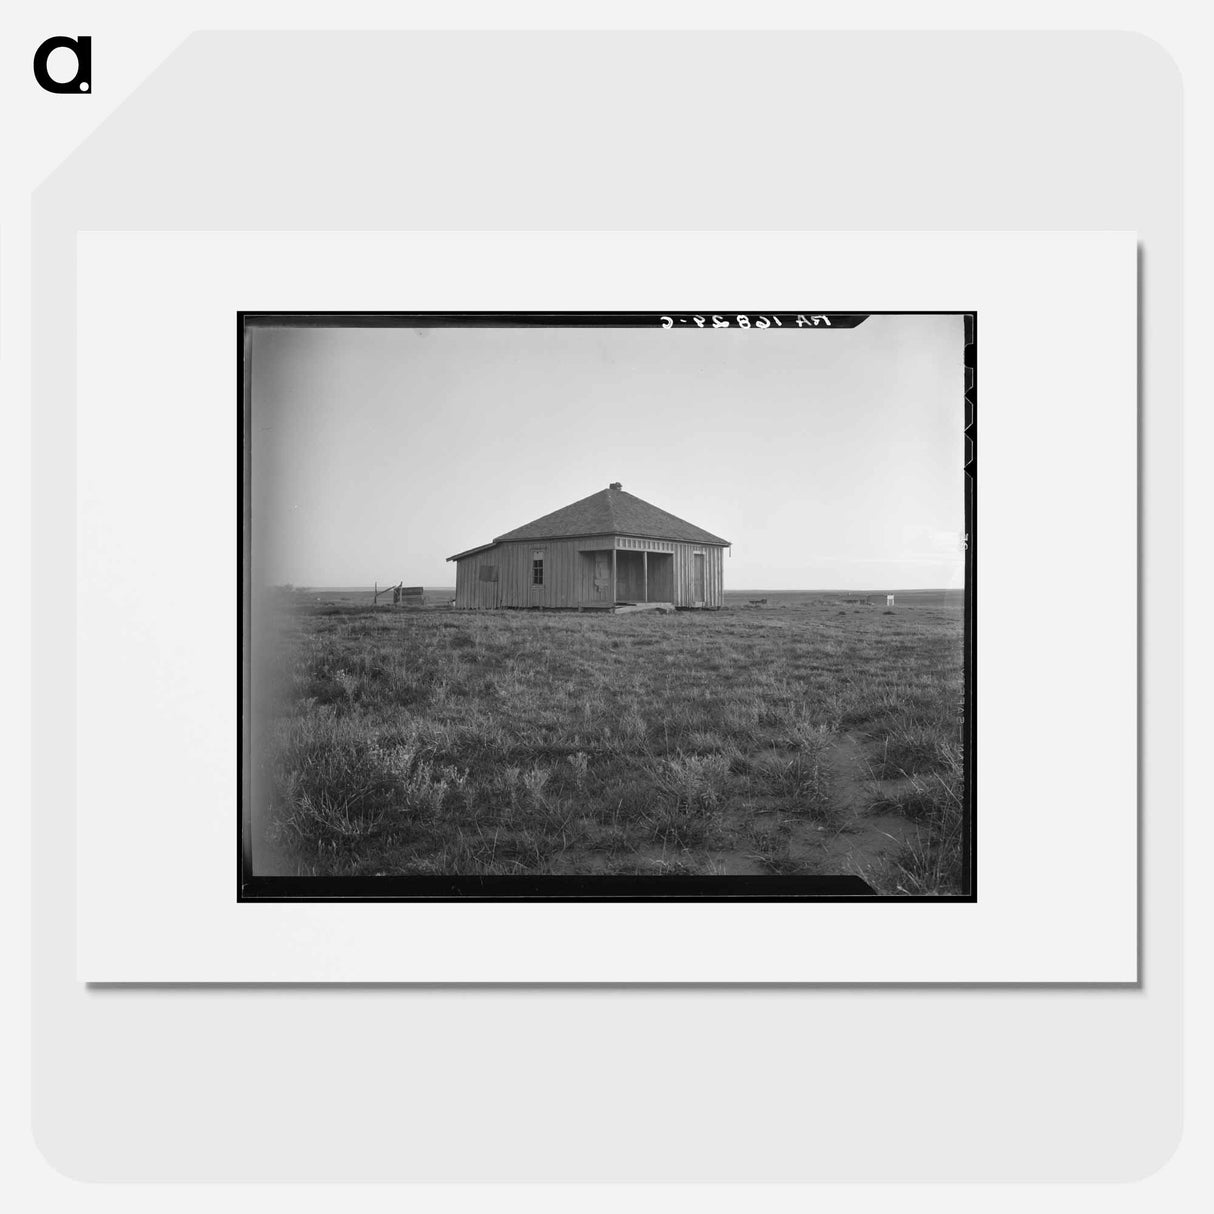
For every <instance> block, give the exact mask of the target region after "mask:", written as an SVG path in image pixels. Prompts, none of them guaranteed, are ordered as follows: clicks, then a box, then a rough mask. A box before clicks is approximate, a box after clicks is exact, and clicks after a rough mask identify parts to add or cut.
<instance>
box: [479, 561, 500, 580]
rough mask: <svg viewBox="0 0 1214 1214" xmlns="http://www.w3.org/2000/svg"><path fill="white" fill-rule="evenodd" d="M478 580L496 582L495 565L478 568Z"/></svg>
mask: <svg viewBox="0 0 1214 1214" xmlns="http://www.w3.org/2000/svg"><path fill="white" fill-rule="evenodd" d="M480 579H481V581H482V582H496V581H497V566H496V565H482V566H481V567H480Z"/></svg>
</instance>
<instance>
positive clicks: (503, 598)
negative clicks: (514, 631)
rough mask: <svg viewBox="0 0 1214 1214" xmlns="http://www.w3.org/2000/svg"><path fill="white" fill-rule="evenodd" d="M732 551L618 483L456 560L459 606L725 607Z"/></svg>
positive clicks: (725, 543)
mask: <svg viewBox="0 0 1214 1214" xmlns="http://www.w3.org/2000/svg"><path fill="white" fill-rule="evenodd" d="M728 547H729V541H728V540H723V539H721V537H720V536H719V535H713V534H712V533H711V532H709V531H705V530H704V529H703V528H701V527H697V526H695V525H694V524H692V523H688V522H685V521H684V520H683V519H681V518H676V517H675V516H674V515H673V514H668V513H667V512H666V511H665V510H660V509H658V507H657V506H651V505H650V504H649V503H648V502H645V501H642V500H641V499H640V498H639V497H634V496H633V495H632V494H631V493H625V492H624V489H623V487H622V486H621V485H620V483H619V482H618V481H617V482H615V483H614V484H612V485H610V486H608V487H607V488H606V489H602V490H600V491H599V492H598V493H592V494H591V495H590V496H589V497H586V498H583V499H582V500H581V501H580V502H574V503H573V504H572V505H570V506H565V507H563V508H562V509H560V510H555V511H553V513H551V514H545V515H544V516H543V518H537V519H536V520H535V521H534V522H532V523H527V524H526V525H525V526H522V527H516V528H515V529H514V530H513V531H507V532H506V533H505V534H504V535H499V536H498V537H497V539H495V540H494V541H493V542H492V543H491V544H482V545H481V546H480V547H479V548H469V549H468V550H467V551H466V552H457V553H456V554H455V555H454V556H450V557H448V558H447V559H448V560H449V561H454V562H455V571H456V572H455V606H456V607H457V608H464V609H476V608H482V609H483V608H493V607H561V608H582V609H596V608H597V609H600V610H615V609H617V608H620V607H625V606H638V605H646V604H655V605H657V604H661V605H666V606H669V607H710V608H717V607H720V606H721V604H722V601H723V595H722V587H723V578H724V560H723V557H724V556H725V549H726V548H728Z"/></svg>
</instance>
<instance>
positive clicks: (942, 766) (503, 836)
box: [254, 592, 965, 894]
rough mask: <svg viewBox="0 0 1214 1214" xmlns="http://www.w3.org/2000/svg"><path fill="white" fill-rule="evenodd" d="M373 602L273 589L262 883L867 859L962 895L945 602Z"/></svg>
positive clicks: (913, 887)
mask: <svg viewBox="0 0 1214 1214" xmlns="http://www.w3.org/2000/svg"><path fill="white" fill-rule="evenodd" d="M764 595H766V597H767V598H768V605H767V606H765V607H750V606H748V605H746V603H747V599H748V596H749V597H763V596H764ZM865 597H869V598H871V600H872V604H873V605H865V603H864V602H863V600H864V598H865ZM369 598H370V596H369V595H366V594H363V595H360V594H359V593H358V592H340V593H339V592H334V593H331V594H321V593H316V592H307V593H304V592H296V593H294V594H283V595H281V596H280V610H279V611H278V613H277V616H276V619H275V624H274V627H273V629H272V630H270V635H269V636H268V637H267V639H266V640H265V641H263V642H262V643H261V644H260V646H259V657H258V665H257V670H258V676H257V688H258V705H259V711H258V712H257V714H256V718H255V719H256V722H257V724H256V729H257V736H256V737H255V744H254V753H255V754H256V755H257V756H258V765H257V769H256V772H255V780H254V797H255V801H256V812H255V814H254V821H255V824H256V829H257V830H258V832H259V835H260V838H259V843H261V844H262V845H263V846H264V847H265V848H266V849H267V850H266V851H265V852H264V853H263V854H264V855H265V856H266V860H265V864H266V866H267V869H268V871H270V872H277V873H298V874H305V875H351V876H353V875H358V876H364V875H375V874H392V875H402V874H452V873H458V874H512V873H528V874H532V873H559V874H662V873H694V874H764V873H772V874H784V875H791V874H806V875H808V874H832V873H857V874H859V875H861V876H863V877H864V878H865V879H866V880H868V881H869V883H870V884H871V885H873V886H874V888H876V889H877V890H878V891H879V892H881V893H884V894H955V893H961V892H965V891H964V889H963V885H964V881H965V875H964V874H965V866H964V861H963V847H962V839H963V822H964V815H965V801H964V795H963V786H962V752H961V719H962V673H961V671H962V663H961V658H962V648H961V638H962V616H961V610H960V599H959V596H957V595H956V594H955V592H941V593H940V597H939V598H937V599H932V598H930V597H929V598H923V599H920V600H919V601H913V602H910V603H908V604H907V605H906V606H903V605H901V601H899V605H897V606H896V607H895V608H894V609H893V610H892V611H890V610H887V609H886V607H885V598H884V592H882V594H881V595H880V596H877V595H875V594H874V595H870V596H866V595H863V594H860V595H853V594H847V593H844V592H839V593H834V594H819V595H811V594H795V595H794V594H788V595H781V594H780V593H779V592H738V593H735V594H731V595H730V596H729V600H728V605H727V606H726V608H725V609H723V610H721V611H719V612H679V613H677V614H674V615H657V614H648V613H644V614H634V615H622V616H613V615H599V614H593V615H592V614H586V615H580V614H577V613H557V612H553V613H548V612H544V613H540V612H496V613H470V612H455V611H450V610H447V609H446V608H445V606H439V604H440V603H442V604H445V602H446V595H445V592H444V593H439V594H432V595H430V596H429V602H430V603H431V606H429V607H426V608H421V609H418V608H406V609H393V608H391V607H382V606H381V607H379V608H373V607H371V606H370V605H369Z"/></svg>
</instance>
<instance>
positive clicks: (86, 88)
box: [34, 34, 93, 93]
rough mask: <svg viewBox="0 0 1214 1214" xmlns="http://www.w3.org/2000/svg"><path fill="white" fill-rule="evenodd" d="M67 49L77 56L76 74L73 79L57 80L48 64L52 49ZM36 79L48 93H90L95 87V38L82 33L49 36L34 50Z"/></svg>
mask: <svg viewBox="0 0 1214 1214" xmlns="http://www.w3.org/2000/svg"><path fill="white" fill-rule="evenodd" d="M57 50H67V51H71V52H72V54H73V55H75V56H76V74H75V75H74V76H73V77H72V78H71V80H55V79H53V78H52V76H51V74H50V72H48V71H47V70H46V65H47V63H48V61H49V60H50V57H51V52H52V51H57ZM34 79H35V80H37V81H38V83H39V84H40V85H41V86H42V87H43V88H44V89H46V91H47V92H48V93H88V92H91V91H92V88H93V40H92V38H89V37H86V36H85V35H84V34H81V35H80V36H79V37H77V38H64V37H59V38H48V39H47V40H46V41H45V42H44V43H43V44H42V45H41V46H40V47H39V48H38V49H37V50H36V51H35V52H34Z"/></svg>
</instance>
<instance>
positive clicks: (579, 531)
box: [494, 485, 729, 545]
mask: <svg viewBox="0 0 1214 1214" xmlns="http://www.w3.org/2000/svg"><path fill="white" fill-rule="evenodd" d="M582 535H635V536H638V537H641V538H644V539H654V540H681V541H683V542H684V543H691V544H726V545H727V544H728V543H729V541H728V540H723V539H721V537H720V536H719V535H713V534H712V532H710V531H705V530H704V529H703V528H702V527H697V526H695V525H694V524H693V523H689V522H687V521H686V520H685V519H681V518H677V517H676V516H675V515H673V514H669V513H668V512H667V511H665V510H660V509H659V508H658V507H657V506H654V505H651V504H650V503H649V502H646V501H642V500H641V499H640V498H639V497H635V496H634V495H633V494H631V493H625V492H624V490H623V489H617V488H616V487H615V486H614V485H612V486H611V487H610V488H607V489H600V490H599V492H598V493H592V494H591V495H590V496H589V497H584V498H582V500H581V501H580V502H574V503H572V504H571V505H569V506H564V507H562V508H561V509H560V510H554V511H553V512H552V513H551V514H545V515H544V516H543V517H542V518H537V519H536V520H535V521H534V522H530V523H526V524H524V525H523V526H522V527H516V528H515V529H514V530H513V531H507V532H506V533H505V534H504V535H499V536H498V537H497V538H496V539H495V540H494V543H502V542H503V541H505V540H558V539H573V538H576V537H577V536H582Z"/></svg>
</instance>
